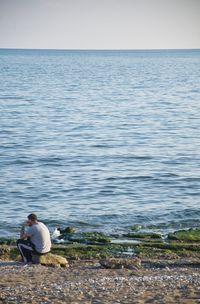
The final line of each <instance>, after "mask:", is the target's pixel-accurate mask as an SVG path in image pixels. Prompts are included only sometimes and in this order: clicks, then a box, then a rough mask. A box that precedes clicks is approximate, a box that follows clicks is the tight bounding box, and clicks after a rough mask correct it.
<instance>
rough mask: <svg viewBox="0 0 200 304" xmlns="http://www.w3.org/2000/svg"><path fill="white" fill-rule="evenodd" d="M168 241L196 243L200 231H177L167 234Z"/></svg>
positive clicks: (199, 236) (199, 238) (198, 239)
mask: <svg viewBox="0 0 200 304" xmlns="http://www.w3.org/2000/svg"><path fill="white" fill-rule="evenodd" d="M168 239H169V240H176V241H184V242H198V241H200V229H189V230H179V231H176V232H174V233H169V234H168Z"/></svg>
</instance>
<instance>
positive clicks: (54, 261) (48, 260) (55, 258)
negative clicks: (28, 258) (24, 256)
mask: <svg viewBox="0 0 200 304" xmlns="http://www.w3.org/2000/svg"><path fill="white" fill-rule="evenodd" d="M33 263H35V264H41V265H44V266H54V267H60V266H61V267H69V263H68V261H67V260H66V259H65V258H64V257H62V256H60V255H56V254H52V253H48V254H44V255H33Z"/></svg>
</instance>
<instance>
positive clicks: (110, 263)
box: [99, 257, 141, 269]
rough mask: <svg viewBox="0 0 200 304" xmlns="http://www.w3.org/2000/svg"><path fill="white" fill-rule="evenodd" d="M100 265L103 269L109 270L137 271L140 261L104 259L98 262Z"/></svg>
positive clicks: (134, 259) (133, 259) (136, 259)
mask: <svg viewBox="0 0 200 304" xmlns="http://www.w3.org/2000/svg"><path fill="white" fill-rule="evenodd" d="M99 263H100V265H101V266H102V267H103V268H110V269H122V268H128V269H139V268H140V267H141V260H140V259H139V258H137V257H136V258H131V259H124V258H106V259H102V260H100V261H99Z"/></svg>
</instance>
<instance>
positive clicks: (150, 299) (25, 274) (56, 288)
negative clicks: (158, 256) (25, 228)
mask: <svg viewBox="0 0 200 304" xmlns="http://www.w3.org/2000/svg"><path fill="white" fill-rule="evenodd" d="M159 265H160V266H159ZM163 265H164V263H162V262H161V263H160V264H158V263H157V264H155V263H142V267H141V269H138V270H137V269H125V268H124V269H103V268H102V267H100V265H99V263H98V261H94V260H91V261H76V262H71V263H70V267H69V268H52V267H45V266H41V265H29V266H25V267H24V266H22V265H21V264H19V263H16V262H5V261H4V262H3V261H2V262H1V263H0V303H20V304H21V303H24V304H25V303H32V304H34V303H35V304H36V303H37V304H42V303H43V304H44V303H55V304H59V303H73V304H75V303H81V304H86V303H88V304H89V303H93V304H97V303H112V304H114V303H124V304H125V303H127V304H128V303H131V304H132V303H138V304H143V303H188V304H193V303H200V271H199V265H195V264H193V265H192V264H191V265H186V264H185V265H184V264H183V265H182V266H181V265H176V264H174V265H173V264H171V265H168V266H166V265H164V266H163Z"/></svg>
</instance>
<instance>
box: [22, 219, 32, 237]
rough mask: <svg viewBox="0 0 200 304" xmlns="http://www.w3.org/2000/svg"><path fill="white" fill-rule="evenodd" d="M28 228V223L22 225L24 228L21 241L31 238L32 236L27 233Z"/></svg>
mask: <svg viewBox="0 0 200 304" xmlns="http://www.w3.org/2000/svg"><path fill="white" fill-rule="evenodd" d="M26 226H27V223H26V222H25V223H23V224H22V228H21V231H20V239H21V240H25V239H27V238H28V237H31V235H30V234H28V233H26V232H25V227H26Z"/></svg>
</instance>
